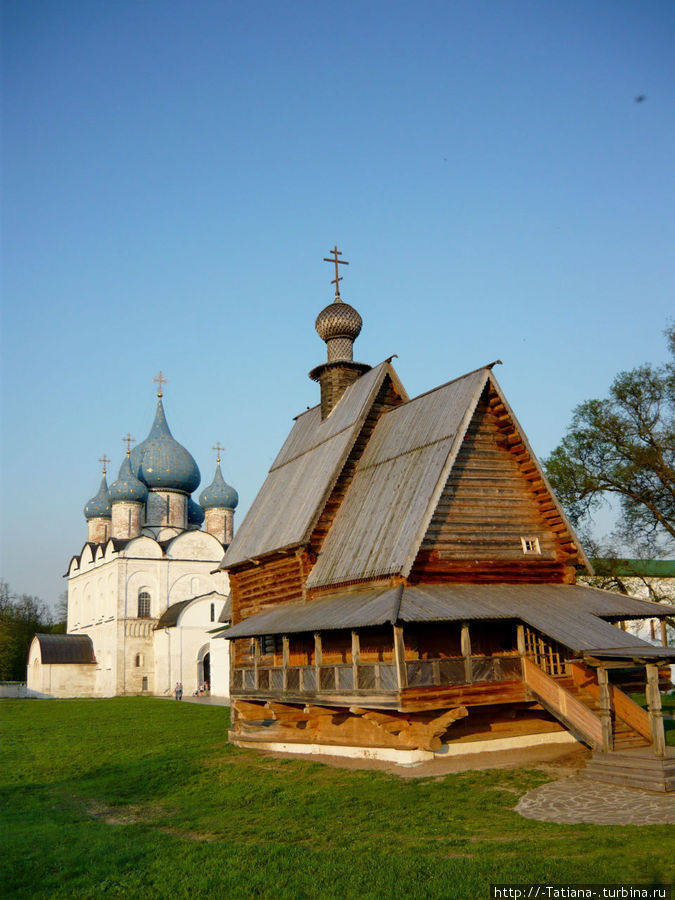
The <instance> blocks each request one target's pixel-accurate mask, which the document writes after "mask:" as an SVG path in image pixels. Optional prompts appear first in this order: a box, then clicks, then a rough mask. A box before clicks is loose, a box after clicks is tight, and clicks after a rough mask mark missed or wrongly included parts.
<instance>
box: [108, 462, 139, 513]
mask: <svg viewBox="0 0 675 900" xmlns="http://www.w3.org/2000/svg"><path fill="white" fill-rule="evenodd" d="M109 493H110V502H111V503H121V502H123V501H126V502H127V503H145V501H146V500H147V497H148V489H147V488H146V486H145V485H144V484H143V482H142V481H140V479H138V478H136V476H135V475H134V473H133V472H132V471H131V464H130V460H129V456H128V455H127V456H125V457H124V461H123V462H122V465H121V466H120V473H119V475H118V476H117V481H114V482H113V483H112V484H111V485H110V491H109Z"/></svg>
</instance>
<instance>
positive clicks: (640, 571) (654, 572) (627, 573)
mask: <svg viewBox="0 0 675 900" xmlns="http://www.w3.org/2000/svg"><path fill="white" fill-rule="evenodd" d="M592 562H593V568H594V570H595V573H596V575H618V576H622V577H624V578H626V577H631V576H633V577H643V578H675V559H594V560H592Z"/></svg>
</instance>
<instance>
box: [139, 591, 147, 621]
mask: <svg viewBox="0 0 675 900" xmlns="http://www.w3.org/2000/svg"><path fill="white" fill-rule="evenodd" d="M138 618H139V619H149V618H150V594H149V593H148V591H139V592H138Z"/></svg>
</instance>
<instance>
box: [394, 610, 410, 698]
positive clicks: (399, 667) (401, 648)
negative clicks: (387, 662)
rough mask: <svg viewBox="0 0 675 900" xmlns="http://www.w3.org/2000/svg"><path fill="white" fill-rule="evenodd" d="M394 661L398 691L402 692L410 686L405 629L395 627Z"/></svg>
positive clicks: (398, 626)
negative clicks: (404, 640) (406, 661)
mask: <svg viewBox="0 0 675 900" xmlns="http://www.w3.org/2000/svg"><path fill="white" fill-rule="evenodd" d="M394 661H395V663H396V680H397V682H398V689H399V691H402V690H403V688H405V687H407V686H408V673H407V672H406V668H405V644H404V642H403V627H402V626H401V625H394Z"/></svg>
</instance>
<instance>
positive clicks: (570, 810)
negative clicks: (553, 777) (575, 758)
mask: <svg viewBox="0 0 675 900" xmlns="http://www.w3.org/2000/svg"><path fill="white" fill-rule="evenodd" d="M515 808H516V812H519V813H520V815H521V816H524V817H525V818H526V819H539V820H540V821H542V822H560V823H569V824H577V823H579V822H586V823H587V824H589V825H666V824H675V794H657V793H652V792H651V791H641V790H637V789H635V788H625V787H619V786H618V785H612V784H602V783H601V782H599V781H595V780H593V779H591V778H589V777H588V776H585V775H577V776H575V777H570V778H561V779H560V780H559V781H552V782H551V783H550V784H543V785H542V786H541V787H538V788H535V789H534V790H533V791H528V793H527V794H525V795H524V796H523V797H521V798H520V800H519V801H518V803H517V805H516V807H515Z"/></svg>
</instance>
